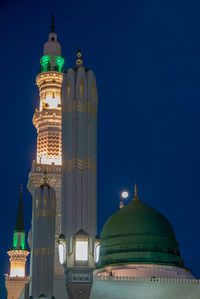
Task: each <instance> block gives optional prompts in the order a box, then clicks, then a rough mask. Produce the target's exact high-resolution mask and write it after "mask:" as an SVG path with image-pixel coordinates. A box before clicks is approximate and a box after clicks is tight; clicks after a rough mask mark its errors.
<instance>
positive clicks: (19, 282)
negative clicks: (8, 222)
mask: <svg viewBox="0 0 200 299" xmlns="http://www.w3.org/2000/svg"><path fill="white" fill-rule="evenodd" d="M28 254H29V251H28V250H27V249H26V248H25V230H24V215H23V201H22V187H21V190H20V198H19V205H18V210H17V219H16V226H15V230H14V235H13V247H12V249H9V250H8V255H9V257H10V259H9V260H10V275H6V289H7V293H8V295H7V299H17V298H18V297H19V295H20V293H21V292H22V290H23V288H24V286H25V284H26V283H28V282H29V276H26V274H25V266H26V257H27V256H28Z"/></svg>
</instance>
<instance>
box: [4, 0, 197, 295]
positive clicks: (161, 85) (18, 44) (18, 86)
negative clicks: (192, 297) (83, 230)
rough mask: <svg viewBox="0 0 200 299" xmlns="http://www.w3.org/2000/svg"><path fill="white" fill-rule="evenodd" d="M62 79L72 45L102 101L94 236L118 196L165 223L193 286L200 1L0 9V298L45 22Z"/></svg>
mask: <svg viewBox="0 0 200 299" xmlns="http://www.w3.org/2000/svg"><path fill="white" fill-rule="evenodd" d="M53 12H54V13H55V26H56V28H55V31H56V33H57V34H58V40H59V42H60V43H61V45H62V56H63V57H64V58H65V61H66V62H65V69H67V68H68V67H71V66H74V65H75V60H76V50H77V47H78V46H79V45H80V47H81V49H82V52H83V61H84V65H85V66H86V67H87V68H88V69H93V70H94V72H95V75H96V79H97V86H98V92H99V114H98V232H99V233H100V231H101V229H102V226H103V223H104V222H105V220H106V219H107V218H108V217H109V216H110V215H111V214H113V213H114V212H115V211H117V209H118V207H119V198H120V192H121V190H124V189H126V190H128V191H129V192H130V197H129V200H131V199H132V197H133V195H134V194H133V193H134V192H133V191H134V183H135V182H136V183H137V185H138V195H139V197H140V198H141V199H142V200H143V201H144V202H145V203H147V204H149V205H150V206H151V207H153V208H155V209H156V210H158V211H160V212H161V213H162V214H164V215H165V216H166V217H167V218H168V220H169V221H170V222H171V224H172V226H173V227H174V230H175V233H176V237H177V241H178V242H179V244H180V250H181V255H182V257H183V258H184V261H185V266H186V267H188V268H189V269H192V273H193V274H194V276H195V277H196V278H200V254H199V251H200V235H199V226H200V220H199V219H200V217H199V215H200V213H199V210H200V188H199V185H200V184H199V172H200V117H199V113H200V84H199V82H200V34H199V32H200V18H199V14H200V2H199V1H192V0H190V1H186V0H185V1H184V0H182V1H176V0H173V1H172V0H168V1H160V0H157V1H153V0H149V1H147V0H146V1H145V0H129V1H126V0H124V1H122V0H121V1H117V0H115V1H114V0H113V1H108V0H107V1H105V0H101V1H94V0H93V1H91V0H85V1H79V0H77V1H58V0H57V1H50V0H49V1H38V0H36V1H20V0H18V1H16V0H13V1H11V0H10V1H6V0H3V1H2V0H0V31H1V36H0V39H1V41H0V57H1V62H0V82H1V89H0V101H1V112H0V114H1V117H0V127H1V147H0V156H1V181H0V184H1V186H0V188H1V208H0V231H1V240H0V244H1V247H0V249H1V250H0V299H5V298H6V297H5V296H6V295H5V289H4V277H3V274H4V273H8V272H9V259H8V255H7V253H6V252H7V249H8V247H10V246H12V237H13V236H12V233H13V229H14V227H15V220H16V210H17V205H18V199H19V190H20V184H21V183H23V186H24V192H23V198H24V212H25V224H26V232H28V230H29V228H30V221H31V195H30V194H29V192H28V190H27V189H26V185H27V181H28V173H29V171H30V169H31V162H32V160H33V159H34V158H35V153H36V130H35V128H34V126H33V124H32V116H33V113H34V109H35V108H36V107H38V103H39V95H38V88H37V86H36V85H35V77H36V75H37V72H38V70H39V68H40V57H41V56H42V55H43V45H44V43H45V42H46V41H47V39H48V34H49V31H50V18H51V14H52V13H53Z"/></svg>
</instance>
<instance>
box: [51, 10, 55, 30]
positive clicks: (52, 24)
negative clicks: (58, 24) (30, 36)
mask: <svg viewBox="0 0 200 299" xmlns="http://www.w3.org/2000/svg"><path fill="white" fill-rule="evenodd" d="M51 32H55V25H54V13H53V14H52V16H51Z"/></svg>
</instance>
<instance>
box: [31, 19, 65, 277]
mask: <svg viewBox="0 0 200 299" xmlns="http://www.w3.org/2000/svg"><path fill="white" fill-rule="evenodd" d="M40 63H41V69H40V71H39V73H38V75H37V77H36V83H37V86H38V88H39V95H40V103H39V107H38V108H37V109H36V110H35V113H34V115H33V124H34V126H35V127H36V129H37V152H36V159H35V160H33V163H32V168H31V172H30V174H29V180H28V189H29V191H30V192H31V194H32V196H34V191H35V188H36V187H39V186H40V185H41V184H42V182H43V174H44V172H45V171H46V173H47V177H48V183H49V185H50V186H51V187H53V188H54V190H55V192H56V230H55V234H56V239H57V238H58V236H59V234H60V232H61V163H62V150H61V86H62V81H63V64H64V59H63V58H62V57H61V45H60V43H59V42H58V41H57V34H56V33H55V26H54V16H52V23H51V32H50V34H49V38H48V41H47V42H46V43H45V44H44V55H43V56H42V58H41V59H40ZM30 235H31V234H30ZM30 244H31V241H30ZM56 246H57V243H56V242H55V247H56ZM54 271H55V277H56V276H57V277H59V278H61V276H62V277H64V274H63V269H62V267H61V266H60V264H59V262H58V255H57V254H55V267H54Z"/></svg>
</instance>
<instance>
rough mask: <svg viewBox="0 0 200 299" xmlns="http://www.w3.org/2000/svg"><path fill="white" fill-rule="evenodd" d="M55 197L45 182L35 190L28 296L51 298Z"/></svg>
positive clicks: (52, 190)
mask: <svg viewBox="0 0 200 299" xmlns="http://www.w3.org/2000/svg"><path fill="white" fill-rule="evenodd" d="M55 214H56V197H55V191H54V189H53V188H51V187H50V186H49V185H48V184H47V182H46V180H45V179H44V183H43V184H42V185H41V186H40V187H39V188H36V190H35V196H34V199H33V219H32V252H31V254H32V258H31V263H32V265H31V282H30V292H29V294H30V296H33V298H38V297H39V296H40V295H41V294H45V295H46V296H47V298H51V297H52V296H53V279H54V276H53V272H54V237H55Z"/></svg>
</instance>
